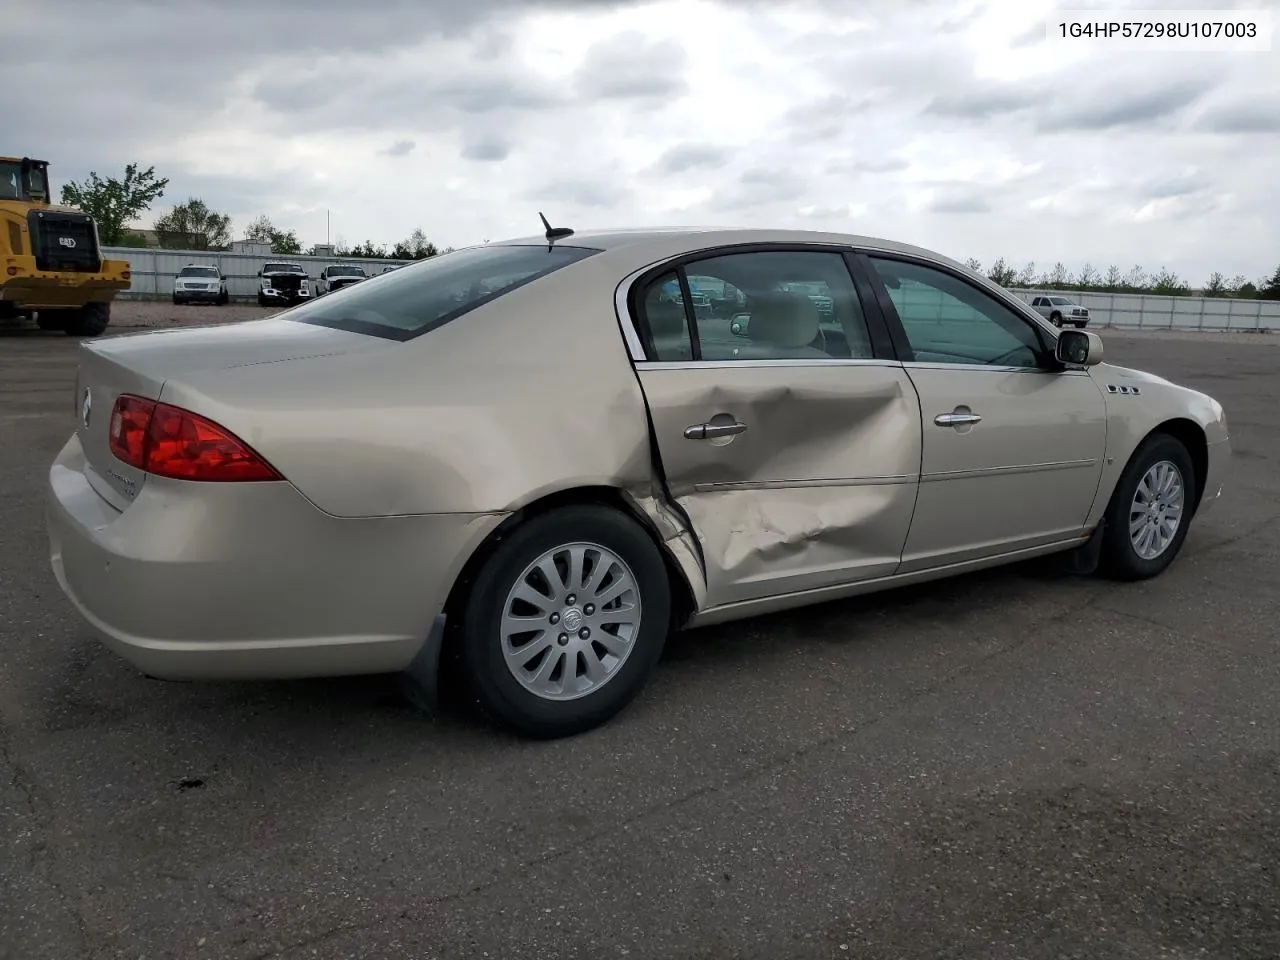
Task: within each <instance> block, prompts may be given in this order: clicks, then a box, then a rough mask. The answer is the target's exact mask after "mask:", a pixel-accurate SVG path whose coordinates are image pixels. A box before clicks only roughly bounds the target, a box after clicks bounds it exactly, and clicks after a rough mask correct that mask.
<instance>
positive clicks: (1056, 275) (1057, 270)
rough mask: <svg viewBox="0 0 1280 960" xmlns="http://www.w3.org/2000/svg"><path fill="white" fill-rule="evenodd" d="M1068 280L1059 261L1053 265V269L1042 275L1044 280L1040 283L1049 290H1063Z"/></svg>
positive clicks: (1065, 269)
mask: <svg viewBox="0 0 1280 960" xmlns="http://www.w3.org/2000/svg"><path fill="white" fill-rule="evenodd" d="M1068 279H1070V277H1069V275H1068V274H1067V268H1066V267H1065V266H1064V265H1063V263H1062V261H1061V260H1059V261H1058V262H1057V263H1055V264H1054V265H1053V269H1052V270H1050V271H1049V272H1048V273H1046V274H1045V275H1044V279H1043V280H1042V281H1041V283H1042V285H1043V286H1046V287H1048V288H1049V289H1050V290H1065V289H1066V287H1067V280H1068Z"/></svg>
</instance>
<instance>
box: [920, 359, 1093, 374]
mask: <svg viewBox="0 0 1280 960" xmlns="http://www.w3.org/2000/svg"><path fill="white" fill-rule="evenodd" d="M902 366H903V367H904V368H905V369H907V370H971V371H973V370H982V371H985V372H987V373H1039V374H1043V375H1044V376H1046V377H1061V376H1063V375H1064V374H1071V375H1073V376H1074V375H1076V374H1078V373H1083V372H1084V371H1083V370H1079V371H1077V370H1044V369H1042V368H1040V367H997V366H992V365H991V364H988V363H932V362H928V363H926V362H924V361H916V360H912V361H910V362H908V363H904V364H903V365H902Z"/></svg>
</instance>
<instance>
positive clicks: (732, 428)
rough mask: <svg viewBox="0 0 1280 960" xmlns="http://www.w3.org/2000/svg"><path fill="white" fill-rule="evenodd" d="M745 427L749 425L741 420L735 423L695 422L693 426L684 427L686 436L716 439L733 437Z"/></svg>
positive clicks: (687, 438) (697, 438)
mask: <svg viewBox="0 0 1280 960" xmlns="http://www.w3.org/2000/svg"><path fill="white" fill-rule="evenodd" d="M745 429H747V425H746V424H745V423H743V422H742V421H741V420H735V421H734V422H733V423H695V424H694V425H693V426H691V427H685V428H684V438H685V439H686V440H714V439H715V438H716V437H732V436H734V435H735V434H738V433H741V432H742V431H743V430H745Z"/></svg>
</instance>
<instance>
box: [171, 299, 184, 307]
mask: <svg viewBox="0 0 1280 960" xmlns="http://www.w3.org/2000/svg"><path fill="white" fill-rule="evenodd" d="M173 305H174V306H175V307H180V306H182V301H181V300H179V299H178V298H177V297H174V298H173Z"/></svg>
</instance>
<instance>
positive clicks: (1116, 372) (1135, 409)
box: [1088, 363, 1230, 526]
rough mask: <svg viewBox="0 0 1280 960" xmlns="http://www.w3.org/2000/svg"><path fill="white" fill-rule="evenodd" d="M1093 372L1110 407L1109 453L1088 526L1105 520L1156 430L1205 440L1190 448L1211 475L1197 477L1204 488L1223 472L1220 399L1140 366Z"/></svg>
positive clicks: (1225, 447)
mask: <svg viewBox="0 0 1280 960" xmlns="http://www.w3.org/2000/svg"><path fill="white" fill-rule="evenodd" d="M1089 373H1090V376H1092V377H1093V379H1094V381H1095V382H1096V383H1097V384H1098V386H1099V388H1100V389H1101V390H1102V396H1103V399H1104V400H1105V402H1106V407H1107V445H1106V456H1105V458H1104V460H1103V469H1102V477H1101V482H1100V483H1099V485H1098V495H1097V497H1096V498H1095V500H1094V504H1093V508H1092V510H1090V513H1089V521H1088V523H1089V525H1090V526H1093V525H1094V524H1096V523H1098V522H1099V520H1101V518H1102V514H1103V513H1104V512H1105V511H1106V508H1107V503H1108V502H1109V501H1110V499H1111V494H1112V491H1113V490H1114V489H1115V487H1116V484H1117V483H1119V481H1120V475H1121V474H1122V473H1123V472H1124V469H1125V467H1126V466H1127V465H1128V463H1129V460H1130V459H1131V458H1132V457H1133V454H1134V452H1135V451H1136V450H1137V449H1138V447H1139V445H1140V444H1141V443H1142V441H1143V440H1145V439H1146V438H1147V437H1148V436H1149V435H1150V434H1151V433H1152V432H1154V431H1155V430H1157V429H1160V428H1163V429H1165V430H1166V431H1167V432H1170V433H1173V434H1175V435H1177V436H1183V437H1185V438H1187V439H1188V440H1190V439H1193V438H1194V439H1200V440H1203V444H1204V449H1203V450H1202V451H1196V450H1192V459H1193V460H1195V461H1197V468H1198V469H1204V470H1205V472H1206V474H1208V476H1205V475H1202V476H1200V478H1199V479H1200V482H1201V485H1202V492H1203V488H1204V487H1205V486H1208V485H1209V480H1210V478H1211V477H1213V476H1220V475H1221V472H1222V464H1221V462H1220V461H1221V460H1222V459H1223V458H1225V457H1226V456H1229V453H1230V444H1229V442H1228V441H1229V439H1230V434H1229V432H1228V429H1227V419H1226V413H1225V411H1224V410H1223V408H1222V404H1220V403H1218V401H1217V400H1215V399H1214V398H1213V397H1211V396H1209V395H1208V394H1205V393H1201V392H1200V391H1198V390H1192V389H1191V388H1189V387H1184V386H1180V385H1178V384H1176V383H1172V382H1170V381H1168V380H1165V379H1164V378H1163V377H1158V376H1156V375H1155V374H1151V373H1147V372H1145V371H1142V370H1132V369H1129V368H1127V367H1118V366H1113V365H1111V364H1107V363H1101V364H1098V365H1097V366H1096V367H1093V368H1091V369H1090V371H1089ZM1209 493H1210V494H1211V495H1212V494H1213V491H1212V490H1210V491H1209Z"/></svg>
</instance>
